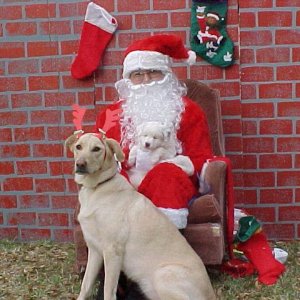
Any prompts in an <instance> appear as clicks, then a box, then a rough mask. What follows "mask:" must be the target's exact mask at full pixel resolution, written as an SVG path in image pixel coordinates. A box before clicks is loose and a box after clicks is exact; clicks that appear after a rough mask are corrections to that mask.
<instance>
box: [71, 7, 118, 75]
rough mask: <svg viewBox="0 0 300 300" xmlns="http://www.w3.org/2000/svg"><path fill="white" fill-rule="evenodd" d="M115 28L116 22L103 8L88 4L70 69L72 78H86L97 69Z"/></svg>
mask: <svg viewBox="0 0 300 300" xmlns="http://www.w3.org/2000/svg"><path fill="white" fill-rule="evenodd" d="M117 26H118V23H117V20H116V19H115V18H114V17H112V16H111V15H110V14H109V13H108V12H107V11H106V10H105V9H104V8H103V7H101V6H99V5H97V4H95V3H93V2H90V3H89V4H88V6H87V10H86V14H85V19H84V24H83V28H82V32H81V38H80V44H79V51H78V55H77V57H76V58H75V60H74V62H73V64H72V67H71V74H72V76H73V77H74V78H76V79H83V78H85V77H88V76H90V75H91V74H92V73H93V72H94V71H95V70H96V69H97V68H98V66H99V64H100V61H101V58H102V55H103V53H104V51H105V49H106V47H107V45H108V43H109V42H110V40H111V38H112V36H113V34H114V32H115V30H116V29H117Z"/></svg>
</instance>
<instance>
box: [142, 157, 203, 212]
mask: <svg viewBox="0 0 300 300" xmlns="http://www.w3.org/2000/svg"><path fill="white" fill-rule="evenodd" d="M138 191H139V192H140V193H142V194H143V195H145V196H146V197H147V198H149V199H151V201H152V202H153V203H154V205H156V206H157V207H161V208H173V209H179V208H187V207H188V202H189V200H190V199H191V198H192V197H193V196H194V195H195V194H196V193H197V189H196V187H195V186H194V185H193V183H192V181H191V180H190V178H189V177H188V175H187V174H186V173H185V172H183V171H182V169H180V168H179V167H177V166H175V165H174V164H170V163H161V164H158V165H157V166H155V167H154V168H153V169H152V170H150V171H149V172H148V173H147V175H146V176H145V178H144V180H143V181H142V182H141V184H140V186H139V188H138Z"/></svg>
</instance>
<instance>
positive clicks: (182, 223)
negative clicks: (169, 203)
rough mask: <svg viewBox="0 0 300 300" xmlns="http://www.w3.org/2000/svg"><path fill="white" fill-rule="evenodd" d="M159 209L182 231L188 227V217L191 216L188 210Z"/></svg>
mask: <svg viewBox="0 0 300 300" xmlns="http://www.w3.org/2000/svg"><path fill="white" fill-rule="evenodd" d="M158 209H159V210H160V211H161V212H162V213H164V214H165V215H166V216H167V217H168V218H169V220H170V221H171V222H172V223H173V224H174V225H175V226H176V227H177V228H178V229H182V228H185V227H186V225H187V216H188V214H189V211H188V209H187V208H179V209H174V208H163V207H158Z"/></svg>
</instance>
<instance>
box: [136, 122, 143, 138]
mask: <svg viewBox="0 0 300 300" xmlns="http://www.w3.org/2000/svg"><path fill="white" fill-rule="evenodd" d="M144 127H145V123H142V124H140V125H138V126H137V128H136V132H137V135H138V136H140V135H141V134H142V132H143V130H144Z"/></svg>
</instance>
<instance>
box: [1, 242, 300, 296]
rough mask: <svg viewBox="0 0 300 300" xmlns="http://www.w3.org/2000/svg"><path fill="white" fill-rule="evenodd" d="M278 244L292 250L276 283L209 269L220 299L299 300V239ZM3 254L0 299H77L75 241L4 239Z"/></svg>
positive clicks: (77, 279)
mask: <svg viewBox="0 0 300 300" xmlns="http://www.w3.org/2000/svg"><path fill="white" fill-rule="evenodd" d="M276 246H277V247H280V248H282V249H284V250H286V251H287V252H288V253H289V257H288V261H287V263H286V267H287V271H286V272H285V273H284V275H283V276H282V277H281V278H280V280H279V281H278V282H277V284H276V285H273V286H263V285H260V284H258V283H257V282H256V278H257V276H250V277H246V278H238V279H233V278H232V277H230V276H228V275H226V274H222V273H220V272H219V271H218V270H212V269H210V270H209V275H210V277H211V280H212V283H213V286H214V288H215V291H216V294H217V296H218V299H219V300H223V299H224V300H232V299H235V300H240V299H241V300H242V299H243V300H250V299H251V300H254V299H260V300H276V299H278V300H294V299H300V277H299V274H300V242H290V243H277V245H276ZM0 253H1V255H0V265H1V272H0V299H9V300H14V299H18V300H34V299H60V300H63V299H76V296H77V295H78V292H79V289H80V279H79V277H78V276H77V275H76V273H75V272H74V245H73V244H70V243H68V244H61V243H60V244H59V243H53V242H32V243H18V242H12V241H6V240H2V241H0Z"/></svg>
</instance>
